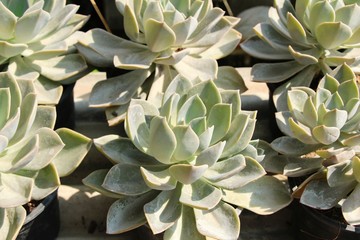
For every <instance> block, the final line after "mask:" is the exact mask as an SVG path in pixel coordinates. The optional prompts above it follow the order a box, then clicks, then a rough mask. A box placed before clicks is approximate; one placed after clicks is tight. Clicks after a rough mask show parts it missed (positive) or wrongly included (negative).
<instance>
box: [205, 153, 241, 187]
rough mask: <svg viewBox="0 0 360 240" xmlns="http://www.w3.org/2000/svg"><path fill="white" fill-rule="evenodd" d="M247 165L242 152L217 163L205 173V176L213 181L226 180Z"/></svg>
mask: <svg viewBox="0 0 360 240" xmlns="http://www.w3.org/2000/svg"><path fill="white" fill-rule="evenodd" d="M245 166H246V163H245V157H244V156H243V155H241V154H239V155H235V156H233V157H230V158H228V159H224V160H222V161H219V162H217V163H215V164H214V165H213V166H211V167H210V168H209V169H208V170H207V171H206V172H205V173H204V178H206V179H208V180H209V181H211V182H216V181H220V180H224V179H227V178H229V177H231V176H233V175H234V174H237V173H239V172H240V171H241V170H243V169H244V168H245Z"/></svg>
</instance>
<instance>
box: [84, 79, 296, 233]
mask: <svg viewBox="0 0 360 240" xmlns="http://www.w3.org/2000/svg"><path fill="white" fill-rule="evenodd" d="M198 82H199V83H197V84H193V83H192V82H191V81H190V80H187V79H185V78H183V77H181V76H179V75H178V76H177V77H176V78H175V79H174V80H173V81H172V82H171V83H170V85H169V86H168V88H167V89H166V91H165V93H164V95H163V98H162V102H161V103H160V105H159V106H156V105H154V104H153V103H151V102H148V101H144V100H137V99H133V100H132V101H131V103H130V106H129V109H128V112H127V115H126V120H125V129H126V133H127V135H128V137H127V138H126V137H120V136H117V135H108V136H104V137H101V138H98V139H95V145H96V146H97V148H98V149H99V150H100V151H101V152H102V153H104V155H105V156H107V157H108V158H109V159H110V160H111V161H112V162H113V163H114V166H113V167H112V168H111V169H109V170H105V169H104V170H97V171H95V172H93V173H92V174H90V175H89V176H88V177H87V178H85V179H84V180H83V182H84V184H86V185H88V186H90V187H92V188H94V189H95V190H97V191H99V192H100V193H102V194H104V195H106V196H109V197H113V198H115V199H117V200H116V201H115V202H114V204H113V205H112V206H111V207H110V209H109V212H108V216H107V232H108V233H111V234H117V233H122V232H125V231H128V230H131V229H134V228H136V227H139V226H141V225H143V224H145V223H148V225H149V227H150V228H151V230H152V231H153V233H154V234H157V233H161V232H164V239H206V238H207V237H210V238H215V239H237V238H238V236H239V231H240V219H239V216H238V215H239V211H237V209H242V208H246V209H249V210H251V211H253V212H255V213H258V214H263V215H266V214H271V213H274V212H275V211H277V210H279V209H281V208H283V207H285V206H287V205H288V204H289V203H290V202H291V197H290V195H289V192H288V189H287V188H286V187H285V185H284V184H283V183H282V182H281V181H280V180H278V179H276V178H274V177H270V176H265V174H266V172H265V170H264V169H263V167H262V166H261V165H260V162H261V161H262V160H263V158H264V157H265V156H266V155H267V154H270V153H271V152H272V150H271V148H270V147H269V145H268V144H266V143H265V142H263V141H259V140H251V138H252V135H253V131H254V127H255V117H256V112H248V111H242V110H241V101H240V94H239V91H236V90H220V89H219V88H217V87H216V85H215V83H214V82H213V81H211V80H209V81H200V80H199V81H198ZM264 195H266V196H267V197H266V198H264V197H263V196H264ZM219 224H221V228H219V227H218V226H219Z"/></svg>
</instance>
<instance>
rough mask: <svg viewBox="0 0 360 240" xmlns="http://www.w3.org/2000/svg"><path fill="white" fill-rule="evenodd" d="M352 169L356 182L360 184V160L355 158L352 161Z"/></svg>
mask: <svg viewBox="0 0 360 240" xmlns="http://www.w3.org/2000/svg"><path fill="white" fill-rule="evenodd" d="M352 167H353V171H354V177H355V179H356V181H358V182H360V158H359V157H357V156H354V157H353V159H352Z"/></svg>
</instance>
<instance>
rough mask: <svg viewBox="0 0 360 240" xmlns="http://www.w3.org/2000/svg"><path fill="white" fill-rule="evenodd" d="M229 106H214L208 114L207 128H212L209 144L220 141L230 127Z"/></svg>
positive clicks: (221, 104)
mask: <svg viewBox="0 0 360 240" xmlns="http://www.w3.org/2000/svg"><path fill="white" fill-rule="evenodd" d="M231 113H232V112H231V105H230V104H223V103H218V104H215V105H214V106H213V107H212V108H211V109H210V112H209V113H208V118H207V126H208V127H211V126H214V132H213V135H212V139H211V142H210V144H214V143H216V142H218V141H220V140H221V139H222V138H223V137H224V136H225V135H226V134H227V132H228V131H229V129H230V125H231V119H232V114H231Z"/></svg>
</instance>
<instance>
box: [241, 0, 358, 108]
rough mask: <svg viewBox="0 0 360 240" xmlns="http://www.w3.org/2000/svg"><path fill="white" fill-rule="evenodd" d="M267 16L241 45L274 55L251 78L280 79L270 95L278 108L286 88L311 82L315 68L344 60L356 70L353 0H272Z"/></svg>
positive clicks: (322, 70) (324, 70)
mask: <svg viewBox="0 0 360 240" xmlns="http://www.w3.org/2000/svg"><path fill="white" fill-rule="evenodd" d="M268 15H269V19H268V20H267V21H266V22H263V23H259V24H258V25H256V26H255V27H254V31H255V32H256V36H253V37H251V38H250V39H248V40H247V41H245V42H243V43H242V44H241V47H242V49H243V50H244V51H245V52H247V53H249V54H250V55H252V56H255V57H258V58H262V59H268V60H275V61H277V62H273V63H258V64H255V65H254V66H253V68H252V78H253V80H255V81H264V82H267V83H280V82H281V83H282V82H284V81H285V83H283V84H282V85H281V86H280V87H278V88H277V89H276V91H275V94H274V102H275V104H276V107H277V108H278V110H284V109H286V104H284V103H286V92H287V90H288V89H290V88H291V87H294V86H310V84H311V83H312V81H313V79H314V76H315V75H317V74H318V73H320V74H326V73H329V72H330V71H331V69H332V68H333V67H336V66H339V65H341V64H343V63H347V64H348V65H349V66H351V67H352V69H353V70H354V71H356V72H358V71H359V61H358V55H359V49H358V48H359V46H360V45H359V42H360V37H359V31H360V30H359V29H360V28H359V26H360V6H359V5H358V3H357V1H344V0H331V1H327V0H306V1H296V4H295V8H294V7H293V5H292V4H291V2H290V1H289V0H275V1H274V7H271V8H270V9H269V13H268Z"/></svg>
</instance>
